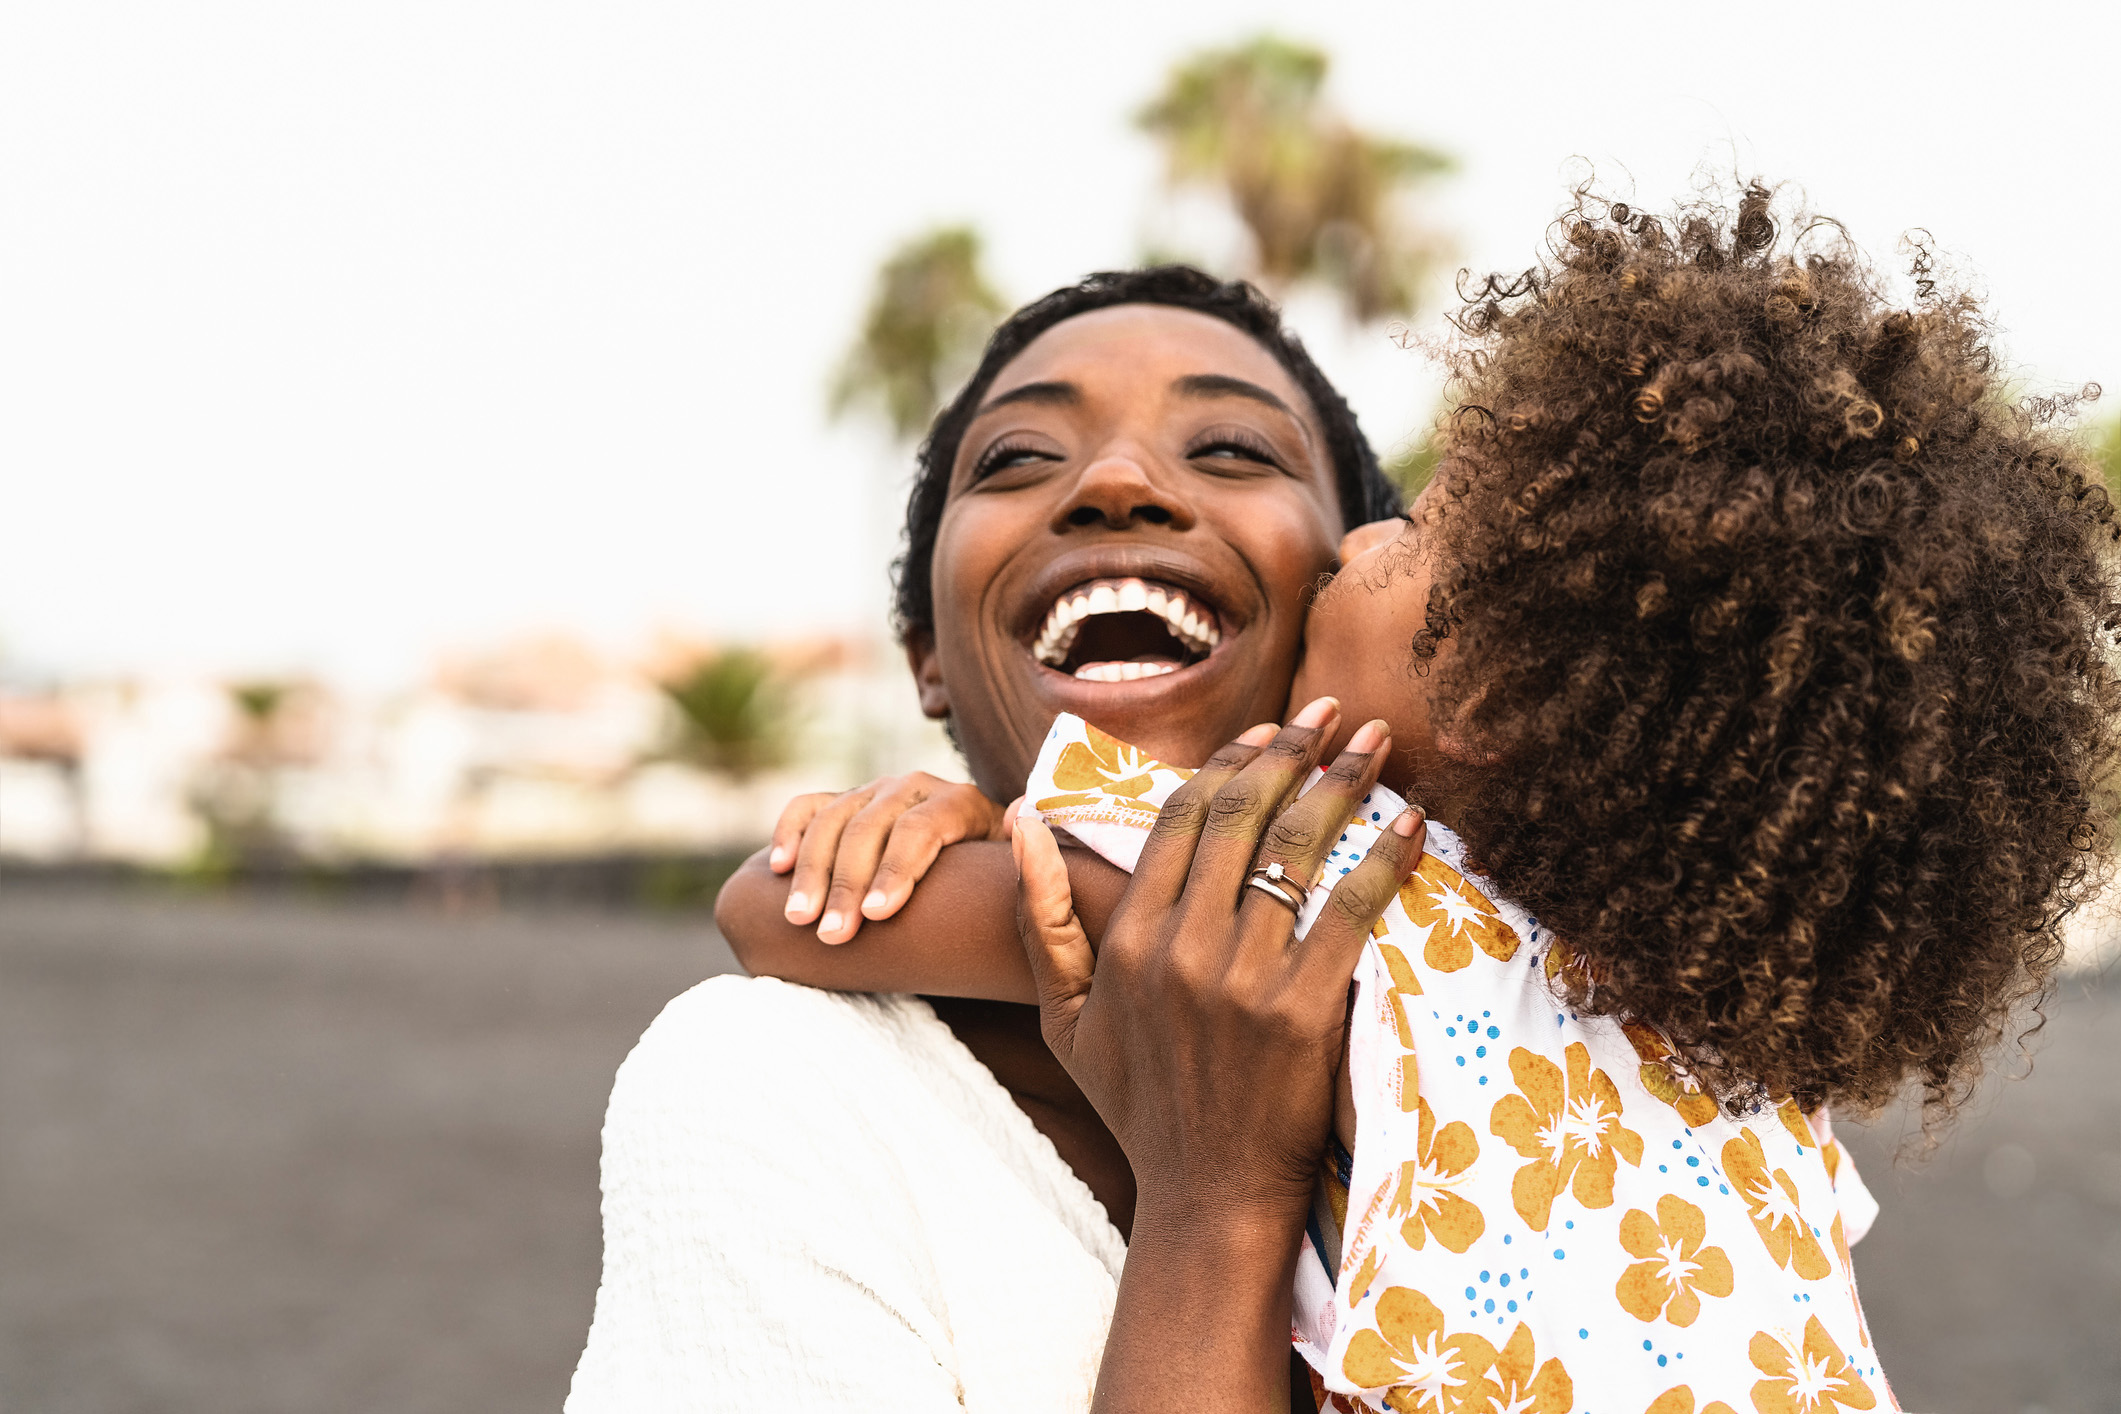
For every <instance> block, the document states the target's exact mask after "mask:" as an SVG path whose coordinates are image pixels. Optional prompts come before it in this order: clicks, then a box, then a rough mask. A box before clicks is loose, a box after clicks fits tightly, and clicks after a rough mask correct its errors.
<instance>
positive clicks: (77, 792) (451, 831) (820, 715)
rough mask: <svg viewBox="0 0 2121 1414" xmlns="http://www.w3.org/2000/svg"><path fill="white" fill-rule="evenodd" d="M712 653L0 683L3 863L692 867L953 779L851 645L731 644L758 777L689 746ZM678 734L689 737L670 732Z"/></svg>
mask: <svg viewBox="0 0 2121 1414" xmlns="http://www.w3.org/2000/svg"><path fill="white" fill-rule="evenodd" d="M730 651H731V650H727V649H723V648H719V647H717V646H716V645H711V644H701V643H688V642H683V641H677V640H671V641H666V642H664V643H661V644H659V645H658V646H657V647H656V649H655V650H654V651H653V652H652V653H651V654H649V655H647V660H646V661H641V662H622V661H617V660H614V659H612V658H610V657H608V656H606V655H602V654H599V653H598V652H596V651H595V650H593V649H591V648H589V647H588V646H586V645H584V644H582V643H580V642H577V641H575V640H572V639H568V638H564V637H558V636H554V637H546V638H539V639H534V640H529V641H525V642H521V643H515V644H509V645H504V646H501V647H499V648H497V649H495V650H493V651H491V652H486V653H479V654H466V655H463V656H460V657H457V658H453V659H451V660H449V661H447V662H444V663H442V664H439V665H438V666H437V668H436V670H435V672H434V673H433V675H432V676H431V678H430V679H429V680H428V681H427V682H425V683H423V684H421V685H420V686H418V687H417V688H414V689H412V690H408V691H401V692H396V693H389V694H377V695H364V694H361V693H358V692H352V691H348V690H345V689H343V688H336V687H334V686H332V685H330V684H326V683H319V682H313V681H286V682H234V683H228V682H213V681H198V680H193V681H182V680H144V681H131V682H116V683H84V684H74V685H67V686H61V687H52V688H44V689H35V690H32V689H23V688H15V689H0V855H5V856H11V857H14V858H17V859H30V860H41V861H65V860H115V861H124V862H129V863H135V864H143V865H151V866H158V867H184V866H187V865H191V864H195V863H197V862H199V861H201V860H205V859H210V858H212V857H213V856H215V854H216V853H217V852H219V853H221V854H228V853H231V852H233V853H237V854H241V855H242V856H243V857H245V858H252V857H257V856H267V857H272V858H276V859H284V860H293V861H313V862H318V863H340V862H352V861H364V860H368V861H385V862H404V863H420V862H425V861H431V860H437V859H444V860H446V859H485V858H511V857H513V858H521V857H526V856H579V855H590V854H604V853H654V852H665V851H668V852H700V851H720V850H727V849H736V848H748V847H751V846H754V845H756V844H757V843H759V842H760V841H762V840H763V839H764V838H765V837H766V834H767V833H768V831H769V830H770V828H771V826H772V823H773V820H774V818H775V816H776V815H777V814H778V813H779V811H780V808H781V806H782V805H783V804H784V803H785V802H786V801H787V800H788V798H789V797H790V796H792V795H795V794H797V793H800V792H802V791H806V790H822V789H835V790H836V789H843V788H845V787H846V786H849V785H852V784H856V783H858V782H859V781H860V780H863V779H867V778H868V776H870V775H873V774H875V773H876V772H877V771H879V770H883V769H892V770H906V769H913V768H923V769H928V770H934V771H936V772H938V773H939V774H948V775H954V776H960V777H961V776H962V773H963V768H962V766H961V765H960V764H959V763H958V762H957V758H956V755H955V753H954V752H953V751H952V750H951V748H950V747H949V745H948V743H947V741H946V740H945V738H944V736H943V734H942V732H941V730H940V728H938V727H937V726H936V725H935V724H933V723H930V722H927V721H926V720H924V719H923V718H922V717H921V716H920V714H919V711H918V708H917V705H916V703H915V698H914V692H913V687H912V684H911V683H910V682H909V681H908V680H907V678H906V675H905V669H904V666H903V664H901V663H899V662H897V661H896V660H895V659H894V660H892V661H888V662H880V661H875V657H876V654H875V650H873V649H868V648H866V647H865V646H864V645H861V644H858V643H849V642H842V641H836V640H805V641H802V642H796V643H785V644H767V645H761V646H758V647H756V648H749V649H743V650H735V651H738V652H741V653H743V654H745V655H746V656H747V659H748V660H750V661H755V662H756V663H758V664H759V665H760V666H759V668H758V669H757V670H756V671H755V673H754V676H756V677H757V678H758V679H759V681H760V684H761V685H762V686H763V687H764V688H765V689H770V696H769V697H767V698H765V699H762V701H763V708H762V709H761V710H762V711H763V712H764V714H765V715H763V716H761V717H760V718H759V720H757V721H755V722H750V723H746V722H743V721H739V722H738V723H737V728H738V729H742V730H751V731H756V732H759V733H762V734H764V735H765V736H770V740H771V744H772V746H773V750H772V751H770V752H761V753H755V754H754V757H747V758H745V760H747V761H750V760H754V759H755V762H756V764H754V765H750V766H748V767H746V768H743V769H736V768H718V767H717V766H716V765H715V764H714V761H715V760H717V759H720V758H714V757H706V758H703V757H702V755H701V753H700V752H698V751H694V750H688V736H691V737H697V735H698V731H697V727H696V724H691V723H688V721H687V717H686V713H685V712H684V711H683V710H681V708H680V706H679V698H678V696H677V694H676V693H674V691H673V690H672V685H673V684H677V683H679V682H681V681H682V680H684V678H685V675H686V674H687V673H688V672H691V671H694V670H695V667H696V665H699V664H702V663H707V664H712V663H713V662H715V661H716V655H717V654H726V653H729V652H730ZM688 729H690V730H688Z"/></svg>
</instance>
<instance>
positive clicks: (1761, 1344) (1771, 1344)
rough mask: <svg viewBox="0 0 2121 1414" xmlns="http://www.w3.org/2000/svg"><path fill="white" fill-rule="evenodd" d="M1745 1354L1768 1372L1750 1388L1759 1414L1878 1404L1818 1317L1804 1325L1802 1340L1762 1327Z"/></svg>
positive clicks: (1816, 1413) (1825, 1412)
mask: <svg viewBox="0 0 2121 1414" xmlns="http://www.w3.org/2000/svg"><path fill="white" fill-rule="evenodd" d="M1746 1353H1747V1354H1749V1355H1751V1356H1752V1357H1753V1368H1754V1369H1756V1370H1758V1371H1760V1373H1761V1374H1763V1375H1766V1376H1767V1378H1766V1379H1764V1380H1761V1381H1760V1382H1759V1383H1757V1384H1755V1385H1754V1386H1753V1408H1755V1409H1757V1410H1758V1411H1760V1414H1835V1411H1836V1410H1840V1409H1872V1408H1875V1407H1876V1406H1877V1404H1878V1396H1876V1395H1874V1394H1872V1393H1871V1387H1870V1386H1869V1385H1867V1384H1865V1383H1864V1382H1863V1377H1862V1376H1860V1375H1858V1374H1857V1373H1856V1371H1855V1369H1854V1368H1853V1367H1852V1366H1850V1364H1849V1362H1848V1360H1847V1359H1846V1358H1845V1357H1844V1356H1843V1355H1842V1353H1841V1347H1840V1346H1838V1345H1836V1344H1834V1338H1833V1337H1832V1336H1830V1335H1828V1334H1827V1333H1826V1327H1825V1326H1823V1325H1821V1324H1819V1318H1818V1317H1817V1316H1814V1317H1812V1318H1811V1319H1810V1320H1809V1321H1806V1322H1805V1323H1804V1341H1803V1343H1802V1344H1799V1343H1798V1341H1797V1338H1796V1337H1795V1336H1793V1335H1791V1334H1790V1333H1789V1332H1788V1331H1780V1330H1778V1331H1761V1332H1760V1333H1758V1334H1757V1335H1755V1336H1754V1337H1753V1340H1752V1343H1751V1344H1750V1345H1749V1346H1747V1347H1746Z"/></svg>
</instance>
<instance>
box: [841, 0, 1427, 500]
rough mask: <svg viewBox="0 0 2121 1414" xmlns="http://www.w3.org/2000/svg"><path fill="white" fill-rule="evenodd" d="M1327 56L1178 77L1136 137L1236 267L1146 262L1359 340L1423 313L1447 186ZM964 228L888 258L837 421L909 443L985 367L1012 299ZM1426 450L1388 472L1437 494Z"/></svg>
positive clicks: (1256, 42)
mask: <svg viewBox="0 0 2121 1414" xmlns="http://www.w3.org/2000/svg"><path fill="white" fill-rule="evenodd" d="M1330 68H1331V60H1330V59H1329V58H1328V56H1327V54H1326V52H1325V51H1324V50H1322V49H1318V48H1315V47H1312V46H1310V45H1305V44H1298V43H1294V42H1292V41H1289V40H1286V39H1281V38H1277V37H1275V36H1273V35H1259V36H1256V37H1254V38H1251V39H1248V40H1245V41H1243V42H1241V43H1238V44H1234V45H1230V46H1227V47H1216V48H1209V49H1202V50H1199V51H1197V52H1196V53H1194V54H1193V55H1191V56H1190V57H1188V58H1185V59H1183V60H1181V61H1179V62H1178V63H1177V64H1176V65H1174V66H1173V67H1172V69H1171V71H1170V73H1169V74H1168V75H1167V77H1166V78H1165V81H1164V85H1163V88H1162V90H1161V91H1160V92H1159V93H1158V94H1157V95H1156V96H1155V97H1154V98H1153V99H1151V100H1150V101H1149V102H1148V103H1147V104H1145V105H1144V106H1143V107H1142V108H1141V109H1140V111H1139V112H1138V113H1137V114H1136V115H1135V125H1136V126H1137V127H1138V128H1139V129H1140V130H1141V131H1142V132H1143V133H1145V134H1147V135H1148V136H1149V137H1150V138H1151V139H1153V140H1154V141H1155V142H1156V144H1157V145H1158V147H1159V148H1160V149H1161V150H1162V153H1163V159H1164V162H1163V168H1164V177H1163V185H1164V194H1165V197H1166V199H1176V198H1182V197H1186V196H1207V197H1208V198H1210V199H1211V200H1213V201H1216V202H1218V203H1221V204H1222V205H1223V206H1225V207H1226V208H1227V209H1228V210H1229V212H1230V213H1231V214H1232V215H1233V216H1235V217H1236V219H1237V220H1238V222H1239V223H1240V224H1241V225H1242V226H1243V229H1244V231H1245V234H1246V237H1247V239H1246V248H1245V250H1244V252H1243V253H1242V254H1240V255H1238V256H1237V257H1236V258H1235V260H1234V263H1232V262H1224V261H1218V260H1215V259H1213V258H1210V257H1207V256H1204V255H1201V254H1198V253H1195V252H1189V251H1164V250H1158V251H1149V252H1145V253H1144V259H1145V260H1147V261H1158V260H1184V261H1186V262H1188V263H1190V264H1195V265H1199V266H1201V267H1202V268H1204V269H1207V270H1210V271H1212V272H1213V273H1215V274H1218V275H1222V276H1225V277H1234V278H1240V279H1246V280H1250V281H1252V282H1253V283H1254V284H1256V285H1258V286H1260V288H1262V289H1264V290H1265V291H1267V293H1269V294H1270V295H1272V296H1274V297H1275V298H1277V299H1284V300H1285V299H1287V298H1288V297H1289V296H1290V295H1291V294H1292V293H1294V292H1295V291H1297V290H1299V289H1301V288H1303V287H1306V286H1316V287H1320V288H1323V289H1325V290H1328V291H1330V292H1331V293H1332V295H1333V296H1334V298H1335V300H1336V302H1337V303H1338V304H1339V306H1340V308H1341V310H1342V312H1343V313H1344V314H1345V315H1346V317H1347V318H1348V319H1349V320H1350V321H1351V322H1353V323H1355V324H1357V325H1367V324H1374V323H1376V322H1378V321H1381V320H1384V319H1405V318H1409V317H1411V316H1413V315H1414V314H1415V313H1416V312H1417V311H1418V310H1419V309H1420V307H1421V304H1422V301H1423V297H1424V294H1425V292H1426V289H1427V286H1428V284H1429V281H1430V279H1431V277H1432V276H1433V275H1434V273H1435V272H1436V270H1437V268H1438V267H1439V265H1440V264H1441V263H1442V262H1443V261H1445V260H1447V259H1449V257H1450V254H1451V245H1450V242H1449V241H1447V240H1446V239H1445V238H1444V237H1443V236H1442V235H1441V234H1439V233H1438V232H1437V231H1436V230H1435V229H1434V228H1433V227H1432V226H1431V225H1430V224H1428V223H1427V222H1426V221H1425V220H1424V219H1423V211H1422V202H1421V199H1422V196H1423V189H1424V184H1425V183H1427V182H1429V181H1430V180H1431V179H1433V178H1435V177H1438V176H1441V175H1443V174H1445V173H1448V172H1450V171H1452V170H1453V169H1454V167H1455V165H1456V164H1455V162H1454V160H1453V159H1452V158H1451V157H1450V156H1448V155H1447V154H1445V153H1443V152H1440V151H1438V150H1437V149H1435V148H1432V147H1427V146H1424V145H1422V144H1419V143H1415V142H1411V141H1408V140H1405V139H1401V138H1394V137H1386V136H1381V135H1378V134H1375V133H1370V132H1365V131H1364V130H1362V129H1361V128H1359V127H1357V126H1355V125H1354V124H1353V123H1351V122H1350V121H1349V120H1348V119H1347V118H1346V117H1344V116H1342V114H1341V113H1340V112H1339V111H1338V110H1337V109H1336V108H1334V107H1333V105H1332V104H1331V103H1330V102H1329V101H1328V100H1327V97H1326V79H1327V75H1328V72H1329V70H1330ZM983 248H984V247H983V242H982V238H981V236H980V234H979V232H978V231H976V230H974V229H973V228H971V227H969V226H963V225H947V226H938V227H935V228H934V229H931V230H929V231H926V232H922V233H920V234H917V235H914V236H912V237H910V238H909V239H907V240H906V241H905V242H904V243H902V244H901V245H899V246H898V247H897V248H896V249H894V250H892V251H891V252H890V253H889V254H888V255H886V256H885V258H884V260H883V263H882V264H881V266H880V267H879V268H878V270H877V273H876V276H875V278H874V280H873V282H872V285H871V292H870V296H869V304H868V308H867V311H866V313H865V314H864V315H863V318H862V325H861V328H860V330H859V332H858V333H857V334H856V336H855V339H854V341H853V343H852V345H851V346H850V347H849V349H848V351H847V353H846V355H845V356H844V358H843V360H842V362H841V365H840V370H839V372H838V374H837V375H836V377H835V378H834V381H833V384H832V388H831V394H830V407H831V410H832V412H833V414H834V416H844V415H846V414H847V413H849V412H852V411H855V410H865V411H872V412H877V413H881V414H882V417H883V420H884V422H885V424H886V425H887V426H888V427H889V428H890V430H891V433H892V435H893V436H894V438H896V439H897V440H898V441H899V442H901V443H906V442H911V441H912V440H914V439H915V438H917V437H919V436H920V434H921V433H922V432H924V431H926V429H927V427H928V424H929V422H930V421H931V420H932V419H933V418H934V416H935V414H936V412H937V410H938V409H940V408H941V407H942V405H943V403H944V401H945V400H946V399H947V398H948V397H949V395H950V394H951V393H952V392H953V391H955V389H956V388H957V386H958V384H959V383H960V382H962V381H963V379H964V378H965V377H967V376H968V375H969V374H970V373H971V371H972V369H973V368H974V366H975V365H976V364H977V362H978V359H979V355H980V350H981V346H982V345H983V344H984V343H985V341H986V339H987V336H988V335H989V334H990V333H992V332H993V330H994V326H995V325H996V323H997V322H999V320H1000V318H1001V316H1002V315H1003V314H1004V313H1005V312H1006V311H1007V309H1008V308H1009V307H1010V306H1011V305H1013V303H1014V300H1013V299H1008V298H1004V297H1003V296H1002V295H1000V294H998V293H997V292H996V288H995V285H994V283H993V281H992V280H991V279H990V277H989V276H988V275H987V273H986V271H985V269H984V268H983V265H982V253H983ZM1426 446H1427V442H1426V439H1422V440H1420V441H1419V442H1418V443H1417V445H1416V446H1415V448H1414V449H1412V450H1410V451H1408V452H1406V453H1404V454H1402V455H1401V457H1399V458H1398V459H1396V460H1395V461H1394V462H1393V463H1392V465H1393V468H1394V474H1395V475H1396V476H1399V477H1400V478H1401V479H1402V481H1403V483H1405V482H1407V481H1408V480H1409V479H1410V478H1411V479H1412V480H1413V481H1414V482H1417V483H1418V482H1419V481H1425V480H1426V479H1427V467H1428V462H1427V461H1426V460H1425V458H1426V457H1427V452H1426V451H1425V450H1424V449H1425V448H1426Z"/></svg>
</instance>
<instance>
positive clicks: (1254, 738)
mask: <svg viewBox="0 0 2121 1414" xmlns="http://www.w3.org/2000/svg"><path fill="white" fill-rule="evenodd" d="M1280 730H1281V728H1280V727H1277V726H1275V725H1274V724H1273V723H1272V722H1261V723H1260V724H1259V725H1258V726H1256V727H1247V728H1246V729H1245V734H1244V735H1243V736H1241V737H1239V738H1238V739H1237V740H1238V744H1239V745H1241V746H1265V745H1266V744H1267V743H1268V742H1270V741H1272V740H1274V734H1275V733H1276V732H1278V731H1280Z"/></svg>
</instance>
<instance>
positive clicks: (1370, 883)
mask: <svg viewBox="0 0 2121 1414" xmlns="http://www.w3.org/2000/svg"><path fill="white" fill-rule="evenodd" d="M1428 838H1429V822H1428V820H1427V818H1426V817H1425V816H1423V814H1422V812H1421V811H1420V810H1419V809H1418V808H1414V807H1409V808H1408V809H1406V810H1403V811H1401V812H1400V813H1399V816H1398V818H1396V819H1394V820H1393V821H1392V822H1391V823H1390V824H1388V825H1386V826H1385V830H1384V833H1383V834H1381V835H1379V836H1378V838H1377V843H1376V844H1374V845H1372V846H1370V852H1369V853H1368V854H1366V855H1364V856H1363V858H1362V862H1361V863H1360V864H1357V865H1356V866H1355V867H1354V868H1353V869H1351V870H1349V871H1348V872H1347V873H1346V874H1343V875H1342V876H1341V877H1340V881H1339V882H1338V883H1336V884H1335V885H1334V886H1333V892H1332V894H1331V895H1329V896H1328V897H1327V899H1326V906H1325V910H1324V911H1323V912H1321V913H1320V914H1319V915H1318V921H1317V922H1315V923H1313V924H1312V925H1311V931H1310V932H1308V933H1306V934H1305V935H1304V937H1303V940H1302V941H1301V942H1299V943H1297V944H1296V947H1295V951H1294V954H1293V957H1294V966H1295V969H1296V974H1297V978H1296V985H1297V987H1298V988H1299V989H1303V988H1306V987H1308V986H1310V985H1312V984H1314V983H1315V984H1316V985H1318V986H1319V987H1325V986H1326V985H1327V984H1329V983H1333V982H1336V981H1337V982H1339V983H1345V982H1346V981H1347V979H1348V977H1349V975H1350V974H1351V973H1353V972H1354V970H1355V960H1356V958H1357V957H1358V956H1359V955H1360V954H1361V953H1362V946H1363V943H1364V942H1365V941H1367V940H1368V938H1369V937H1370V930H1371V928H1372V927H1373V926H1375V924H1376V922H1377V920H1378V919H1380V918H1382V917H1384V912H1385V905H1386V904H1389V903H1390V902H1391V901H1392V898H1393V896H1394V895H1395V894H1397V893H1398V892H1399V890H1400V886H1401V885H1403V884H1405V883H1406V881H1407V880H1408V878H1409V877H1411V876H1412V874H1413V873H1414V870H1415V867H1416V866H1417V865H1419V864H1420V863H1421V852H1422V849H1423V847H1424V846H1425V845H1426V844H1427V843H1428Z"/></svg>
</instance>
